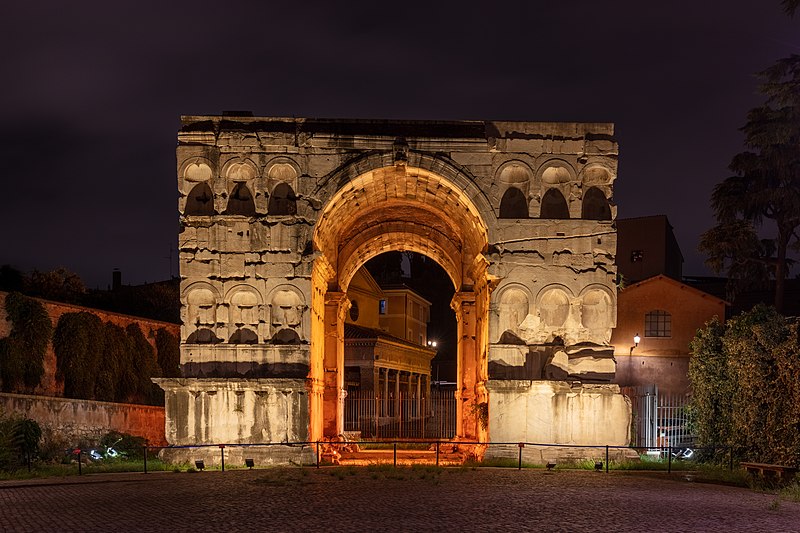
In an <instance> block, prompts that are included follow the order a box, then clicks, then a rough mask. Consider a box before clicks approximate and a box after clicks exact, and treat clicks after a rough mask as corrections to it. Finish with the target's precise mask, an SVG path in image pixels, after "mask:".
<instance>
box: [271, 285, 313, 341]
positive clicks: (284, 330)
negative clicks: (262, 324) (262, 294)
mask: <svg viewBox="0 0 800 533" xmlns="http://www.w3.org/2000/svg"><path fill="white" fill-rule="evenodd" d="M267 301H268V302H269V304H268V305H269V324H268V325H269V338H270V342H271V343H272V344H299V343H300V342H303V341H304V339H305V338H306V336H305V335H304V333H305V331H304V318H305V317H304V314H305V307H306V306H305V298H304V297H303V293H302V292H301V291H300V290H299V289H298V288H297V287H295V286H294V285H288V284H283V285H279V286H278V287H275V288H274V289H273V290H272V291H271V292H270V294H269V296H268V298H267Z"/></svg>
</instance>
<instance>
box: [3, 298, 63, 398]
mask: <svg viewBox="0 0 800 533" xmlns="http://www.w3.org/2000/svg"><path fill="white" fill-rule="evenodd" d="M5 308H6V313H7V314H8V318H9V319H10V320H11V323H12V328H11V334H10V335H9V336H8V337H6V338H4V339H0V379H2V390H3V391H5V392H17V391H21V390H24V391H25V392H33V390H34V389H35V388H36V387H37V386H38V385H39V383H41V381H42V376H43V375H44V358H45V354H46V353H47V345H48V343H49V342H50V336H51V335H52V332H53V323H52V322H51V321H50V317H49V316H48V315H47V311H45V309H44V306H43V305H42V304H41V303H40V302H38V301H37V300H35V299H33V298H28V297H27V296H23V295H22V294H20V293H17V292H12V293H9V294H8V295H7V296H6V300H5Z"/></svg>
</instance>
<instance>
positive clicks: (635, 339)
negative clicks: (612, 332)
mask: <svg viewBox="0 0 800 533" xmlns="http://www.w3.org/2000/svg"><path fill="white" fill-rule="evenodd" d="M641 340H642V338H641V337H640V336H639V334H638V333H637V334H636V335H634V336H633V346H631V353H630V355H633V350H634V349H635V348H638V347H639V342H641Z"/></svg>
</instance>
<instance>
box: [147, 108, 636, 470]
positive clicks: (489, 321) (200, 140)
mask: <svg viewBox="0 0 800 533" xmlns="http://www.w3.org/2000/svg"><path fill="white" fill-rule="evenodd" d="M177 154H178V188H179V193H180V198H179V202H178V209H179V211H180V214H181V226H182V229H181V233H180V236H179V248H180V267H181V303H182V310H181V318H182V321H183V326H182V330H181V369H182V373H183V377H182V378H178V379H162V380H157V381H158V382H159V384H160V385H161V386H162V388H164V390H165V392H166V416H167V426H166V430H167V439H168V441H169V442H170V443H171V444H178V445H181V444H183V445H186V444H200V443H202V444H211V443H263V442H270V443H279V442H287V443H288V442H300V441H305V442H308V441H316V440H319V439H321V438H324V437H328V436H335V435H337V434H338V433H340V432H341V430H342V426H341V424H342V400H343V398H344V388H343V386H342V374H343V364H342V358H343V322H344V316H345V313H347V306H348V305H349V302H348V301H347V299H346V298H345V291H346V290H347V288H348V285H349V283H350V281H351V279H352V278H353V276H354V275H355V273H356V271H357V270H358V269H359V267H361V266H362V265H363V264H364V263H365V262H366V261H367V260H369V259H370V258H372V257H374V256H376V255H378V254H380V253H382V252H385V251H390V250H409V251H415V252H419V253H421V254H424V255H426V256H428V257H430V258H432V259H434V260H435V261H436V262H437V263H439V264H440V265H441V266H442V267H443V268H444V270H445V271H446V272H447V274H448V276H449V277H450V279H451V281H452V283H453V286H454V287H455V289H456V295H455V297H454V298H453V302H452V305H453V308H454V309H455V311H456V314H457V318H458V328H459V331H458V339H459V341H458V342H459V346H458V374H457V375H458V391H457V395H458V398H459V401H458V404H459V416H458V428H457V433H458V436H459V437H461V438H465V439H468V440H473V439H474V440H479V441H481V442H520V441H534V442H548V443H573V444H599V443H602V444H626V442H627V440H626V439H627V431H628V427H629V424H628V418H627V417H628V416H629V415H628V414H627V413H629V406H627V404H626V403H625V400H624V399H623V397H622V396H621V395H620V394H619V390H618V388H615V387H616V386H614V385H610V384H609V380H610V378H611V377H613V373H614V361H613V357H612V353H613V350H612V349H611V347H610V346H609V345H608V342H609V338H610V333H611V328H612V327H614V325H615V321H616V286H615V279H616V267H615V265H614V254H615V249H616V232H615V229H614V218H615V216H616V207H615V206H614V204H613V202H612V201H611V198H612V191H613V182H614V179H615V177H616V157H617V145H616V142H615V141H614V139H613V127H612V126H611V125H609V124H575V123H568V124H551V123H510V122H447V123H443V122H386V121H351V120H339V121H337V120H331V121H328V120H311V119H279V118H254V117H184V118H183V128H182V130H181V132H180V133H179V146H178V150H177ZM245 188H246V189H245ZM511 188H513V189H514V192H513V194H514V205H515V208H514V209H513V210H509V209H504V208H503V205H502V204H503V198H504V197H507V196H508V191H509V190H510V189H511ZM590 188H591V190H592V192H591V193H590V194H589V196H591V198H589V199H588V200H586V201H591V202H594V203H595V204H596V203H602V204H603V205H604V206H605V205H606V203H607V209H608V211H607V212H606V213H605V214H604V216H603V217H596V216H594V217H591V218H590V217H586V218H584V216H583V215H585V214H586V213H585V211H586V210H584V209H583V208H582V206H583V203H584V201H585V198H584V195H585V194H586V191H587V190H589V189H590ZM198 191H200V192H198ZM233 191H238V192H237V193H236V196H237V199H238V200H239V201H242V200H243V199H244V200H246V201H247V202H246V203H247V206H246V207H247V208H246V209H230V205H231V196H232V195H233ZM242 191H245V192H246V194H243V193H242ZM555 194H557V195H558V197H559V202H560V204H559V205H560V212H559V213H558V216H555V215H554V216H552V217H551V216H550V214H549V211H548V209H546V208H543V205H544V204H546V203H547V201H548V200H547V199H548V198H549V196H548V195H550V196H552V195H555ZM601 196H604V197H605V199H603V198H601ZM201 197H202V198H201ZM201 200H202V201H201ZM526 202H527V209H521V208H520V207H519V206H523V207H525V205H524V204H525V203H526ZM199 203H202V204H203V206H201V207H198V205H199ZM240 203H241V202H240ZM506 203H508V200H507V201H506ZM501 210H502V215H503V217H500V216H499V215H500V214H501ZM609 212H610V217H609ZM510 217H518V218H510ZM597 218H601V220H597ZM626 409H628V410H627V411H626ZM492 449H493V450H496V449H498V448H492ZM278 450H279V449H278V448H274V447H271V448H270V451H269V452H266V451H265V452H264V453H265V454H267V453H269V454H272V456H273V458H275V457H277V458H276V459H275V460H280V453H279V451H278ZM175 453H177V452H175ZM514 453H516V452H514ZM276 454H277V456H276ZM208 457H209V460H212V461H213V460H215V456H214V455H213V454H210V455H209V456H208Z"/></svg>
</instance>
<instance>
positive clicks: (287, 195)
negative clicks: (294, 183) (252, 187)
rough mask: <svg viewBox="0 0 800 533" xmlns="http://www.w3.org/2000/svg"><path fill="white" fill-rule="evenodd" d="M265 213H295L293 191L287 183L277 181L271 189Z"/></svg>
mask: <svg viewBox="0 0 800 533" xmlns="http://www.w3.org/2000/svg"><path fill="white" fill-rule="evenodd" d="M267 213H268V214H270V215H294V214H296V213H297V202H296V201H295V196H294V191H293V190H292V188H291V187H290V186H289V184H288V183H279V184H278V185H277V186H276V187H275V189H274V190H273V191H272V196H270V198H269V205H268V206H267Z"/></svg>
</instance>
